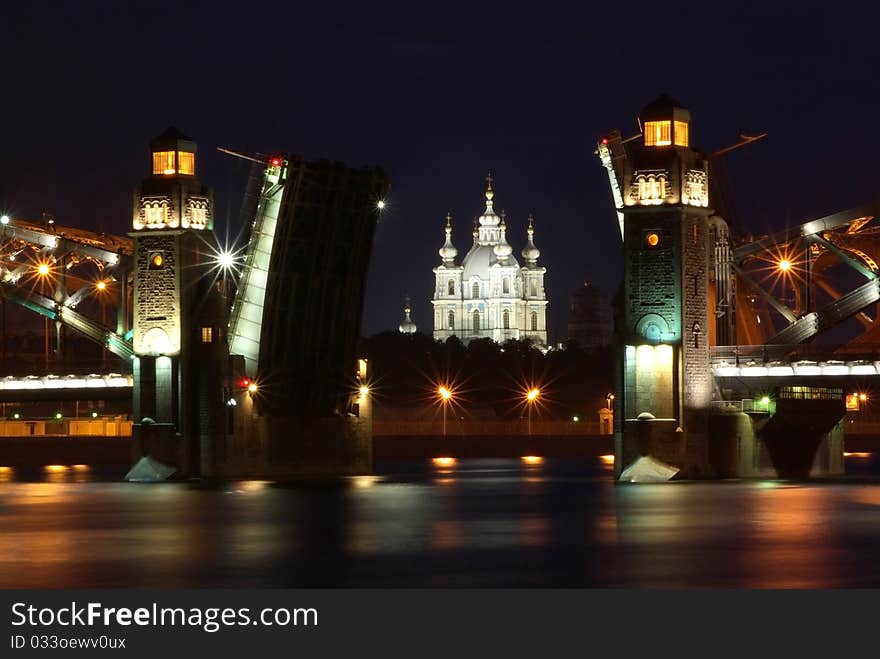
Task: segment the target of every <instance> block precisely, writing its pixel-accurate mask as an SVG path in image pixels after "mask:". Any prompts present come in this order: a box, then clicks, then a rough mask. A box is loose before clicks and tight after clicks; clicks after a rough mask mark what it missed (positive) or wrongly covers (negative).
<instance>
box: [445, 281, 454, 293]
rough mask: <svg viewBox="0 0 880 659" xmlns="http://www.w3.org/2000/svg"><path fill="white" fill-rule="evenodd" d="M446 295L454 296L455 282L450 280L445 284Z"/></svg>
mask: <svg viewBox="0 0 880 659" xmlns="http://www.w3.org/2000/svg"><path fill="white" fill-rule="evenodd" d="M446 293H447V294H448V295H455V280H453V279H450V280H449V281H448V282H447V284H446Z"/></svg>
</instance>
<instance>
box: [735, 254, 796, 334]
mask: <svg viewBox="0 0 880 659" xmlns="http://www.w3.org/2000/svg"><path fill="white" fill-rule="evenodd" d="M733 270H734V272H736V274H737V277H738V278H739V279H740V281H742V282H743V283H744V284H745V285H746V286H748V287H749V288H751V289H752V290H753V291H755V293H757V294H758V295H760V296H761V299H763V300H765V301H766V302H767V304H769V305H770V306H771V307H773V308H774V309H776V311H778V312H779V313H780V314H781V315H782V316H783V317H784V318H785V319H786V320H788V322H790V323H793V322H795V321H796V320H797V315H796V314H795V312H794V311H792V310H791V309H789V308H788V307H787V306H785V305H784V304H782V302H780V301H779V300H777V299H776V298H775V297H773V296H772V295H771V294H770V293H768V292H767V291H766V290H764V287H763V286H761V285H760V284H759V283H758V282H756V281H755V280H754V279H752V278H751V277H749V276H748V275H747V274H746V273H745V271H744V270H743V269H742V268H740V267H739V266H736V265H735V266H733Z"/></svg>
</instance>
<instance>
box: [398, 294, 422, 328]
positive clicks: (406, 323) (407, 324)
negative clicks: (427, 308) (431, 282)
mask: <svg viewBox="0 0 880 659" xmlns="http://www.w3.org/2000/svg"><path fill="white" fill-rule="evenodd" d="M410 313H412V308H411V307H410V306H409V298H406V305H405V306H404V307H403V322H402V323H400V325H398V326H397V331H398V332H400V333H401V334H415V333H416V329H418V328H417V327H416V324H415V323H414V322H413V321H412V318H410Z"/></svg>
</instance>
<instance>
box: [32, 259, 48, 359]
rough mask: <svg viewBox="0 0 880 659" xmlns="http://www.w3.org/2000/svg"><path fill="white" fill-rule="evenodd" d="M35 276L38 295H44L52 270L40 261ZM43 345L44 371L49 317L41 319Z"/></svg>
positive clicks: (44, 262)
mask: <svg viewBox="0 0 880 659" xmlns="http://www.w3.org/2000/svg"><path fill="white" fill-rule="evenodd" d="M36 271H37V275H38V276H39V279H40V295H45V294H46V279H47V278H48V277H49V274H50V272H51V271H52V269H51V268H50V267H49V263H48V262H47V261H40V262H39V263H37V267H36ZM43 345H44V348H45V352H44V355H43V359H44V362H45V363H44V365H45V368H46V371H47V372H48V370H49V317H48V316H45V317H44V318H43Z"/></svg>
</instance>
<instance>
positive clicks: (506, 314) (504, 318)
mask: <svg viewBox="0 0 880 659" xmlns="http://www.w3.org/2000/svg"><path fill="white" fill-rule="evenodd" d="M505 281H507V280H506V279H505ZM501 322H502V324H503V325H502V326H503V327H504V329H510V309H505V310H504V311H502V312H501Z"/></svg>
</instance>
